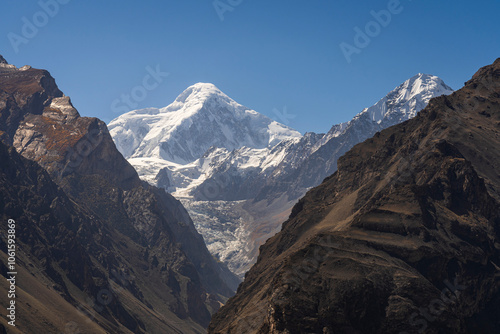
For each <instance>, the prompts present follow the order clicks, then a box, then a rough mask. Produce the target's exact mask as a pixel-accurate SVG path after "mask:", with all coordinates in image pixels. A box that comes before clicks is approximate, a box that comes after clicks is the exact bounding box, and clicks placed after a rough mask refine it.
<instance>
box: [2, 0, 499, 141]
mask: <svg viewBox="0 0 500 334" xmlns="http://www.w3.org/2000/svg"><path fill="white" fill-rule="evenodd" d="M54 1H58V2H57V3H58V7H59V8H55V7H54V5H53V3H54ZM41 3H44V4H52V5H50V6H48V7H47V6H41V5H40V2H39V1H22V2H21V1H13V0H5V1H3V2H2V11H1V13H0V54H2V55H3V56H4V57H5V58H6V59H7V60H8V61H9V62H10V63H12V64H15V65H17V66H22V65H25V64H30V65H32V66H34V67H38V68H45V69H48V70H49V71H50V72H51V73H52V75H53V76H54V77H55V78H56V80H57V83H58V85H59V87H60V89H61V90H62V91H63V92H64V93H65V94H66V95H69V96H71V98H72V101H73V104H74V105H75V107H76V108H77V109H78V110H79V111H80V114H82V115H83V116H96V117H99V118H101V119H103V120H104V121H106V122H109V121H110V120H111V119H113V118H115V117H117V116H118V115H119V112H121V111H123V110H125V109H124V108H123V107H124V106H125V104H123V103H121V104H116V103H115V105H114V107H112V105H113V103H114V102H116V101H117V99H118V100H120V99H121V96H122V95H123V94H129V95H130V94H131V93H132V92H133V91H134V90H135V91H134V92H135V96H136V97H137V98H136V99H135V100H133V101H132V102H133V103H134V105H135V104H136V105H137V108H143V107H162V106H166V105H168V104H170V103H171V102H172V101H173V100H174V99H175V97H176V96H177V95H178V94H179V93H181V92H182V91H183V90H184V89H185V88H187V87H188V86H189V85H191V84H194V83H196V82H212V83H214V84H215V85H216V86H218V87H219V88H220V89H221V90H222V91H224V92H225V93H226V94H228V95H229V96H230V97H232V98H233V99H235V100H236V101H237V102H239V103H241V104H244V105H246V106H247V107H249V108H252V109H255V110H256V111H258V112H260V113H263V114H265V115H267V116H269V117H271V118H273V119H276V120H278V121H282V122H285V123H287V124H288V125H289V126H291V127H293V128H295V129H297V130H299V131H300V132H302V133H304V132H307V131H315V132H326V131H328V130H329V128H330V127H331V126H332V125H333V124H335V123H339V122H343V121H347V120H349V119H351V118H352V117H353V116H354V115H355V114H356V113H358V112H360V111H361V110H362V109H363V108H364V107H369V106H371V105H372V104H374V103H375V102H377V101H378V100H379V99H380V98H382V97H383V96H385V94H386V93H387V92H389V91H390V90H392V89H393V88H394V87H396V86H397V85H399V84H400V83H401V82H403V81H405V80H406V79H408V78H409V77H411V76H413V75H415V74H417V73H420V72H422V73H429V74H434V75H438V76H439V77H441V78H442V79H443V80H444V81H445V82H446V83H447V84H448V85H450V86H451V87H452V88H454V89H458V88H460V87H461V86H462V85H463V83H464V81H466V80H468V79H469V78H470V77H471V76H472V75H473V74H474V73H475V71H476V70H477V69H478V68H479V67H481V66H484V65H487V64H490V63H492V62H493V61H494V60H495V59H496V58H497V57H500V20H498V13H500V3H499V2H498V1H493V0H491V1H475V2H471V1H448V0H444V1H435V0H434V1H430V0H429V1H426V0H413V1H410V0H401V1H400V3H399V5H398V4H397V0H390V1H387V0H382V1H379V0H376V1H374V0H371V1H352V0H350V1H349V0H331V1H326V0H308V1H294V0H288V1H264V0H252V1H251V0H243V1H240V0H220V1H218V2H216V3H217V4H218V6H219V8H220V9H219V13H218V12H217V10H216V9H215V7H214V1H213V0H182V1H181V0H179V1H160V0H145V1H128V0H121V1H114V0H110V1H95V0H87V1H78V0H42V1H41ZM43 7H45V8H46V9H43ZM47 8H48V9H47ZM388 8H389V10H392V13H391V11H388ZM381 10H386V11H388V12H389V13H390V15H391V17H390V22H388V21H389V19H388V17H387V16H384V17H383V18H384V20H385V21H383V22H382V23H383V25H381V24H380V23H378V26H377V24H373V22H375V18H374V17H373V15H372V14H371V12H372V11H374V12H376V13H380V11H381ZM222 11H223V12H222ZM46 13H48V14H46ZM384 13H387V12H384ZM49 14H50V15H49ZM219 14H220V15H219ZM221 17H222V18H223V20H221ZM367 24H368V27H369V28H370V29H372V30H370V31H369V35H371V36H372V37H370V36H368V37H369V38H370V41H369V42H367V41H366V40H365V41H361V40H358V44H357V46H358V47H357V53H352V54H351V55H350V58H351V59H350V60H351V61H350V63H349V62H348V61H347V60H346V57H345V56H344V53H343V52H342V50H341V48H340V45H341V43H346V44H349V45H351V46H353V47H356V43H355V40H354V38H355V34H356V32H355V30H354V29H355V28H356V27H357V28H359V30H361V31H362V32H363V33H366V27H367ZM29 25H33V26H32V27H31V28H33V27H34V28H35V29H36V30H33V29H31V30H30V29H29V27H26V26H29ZM377 27H378V28H377ZM361 42H363V43H361ZM344 45H345V44H344ZM157 70H159V71H160V72H161V73H166V72H168V73H169V75H168V76H165V75H164V74H161V75H159V76H158V80H157V82H156V81H154V80H153V79H152V78H149V79H148V80H147V81H146V86H147V87H148V90H145V89H144V87H145V86H144V78H145V77H146V76H147V75H148V73H149V72H150V71H153V72H154V71H157ZM141 87H142V88H141ZM141 89H142V90H141ZM144 93H146V94H144ZM118 105H119V106H120V107H119V108H117V106H118ZM275 109H276V110H277V111H278V112H277V113H276V112H275V111H273V110H275ZM285 110H286V112H285ZM286 115H291V116H290V117H287V116H286ZM292 116H293V117H292ZM283 117H285V118H283Z"/></svg>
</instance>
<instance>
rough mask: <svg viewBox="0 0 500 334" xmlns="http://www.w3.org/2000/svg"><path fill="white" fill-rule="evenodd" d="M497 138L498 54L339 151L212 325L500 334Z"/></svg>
mask: <svg viewBox="0 0 500 334" xmlns="http://www.w3.org/2000/svg"><path fill="white" fill-rule="evenodd" d="M499 148H500V59H498V60H497V61H496V62H495V63H494V64H493V65H491V66H487V67H484V68H482V69H480V70H479V71H478V72H477V73H476V74H475V75H474V77H473V78H472V79H471V80H470V81H468V82H467V83H466V84H465V87H464V88H462V89H461V90H459V91H457V92H455V93H453V94H452V95H450V96H441V97H438V98H435V99H433V100H431V101H430V103H429V105H428V106H427V107H426V108H425V109H424V110H423V111H421V112H420V113H419V114H418V115H417V116H416V117H415V118H413V119H411V120H409V121H407V122H404V123H402V124H399V125H396V126H393V127H390V128H388V129H386V130H383V131H381V132H379V133H377V134H375V136H374V137H373V138H370V139H368V140H366V141H364V142H363V143H361V144H358V145H356V146H355V147H354V148H353V149H351V150H350V151H349V152H347V153H346V154H345V155H344V156H343V157H342V158H340V159H339V161H338V170H337V171H336V172H335V173H334V174H333V175H332V176H331V177H328V178H327V179H325V180H324V182H323V183H322V184H321V185H320V186H318V187H316V188H314V189H312V190H310V191H309V192H308V193H307V194H306V196H305V197H303V198H302V199H301V200H300V201H299V202H298V204H297V205H295V207H294V208H293V210H292V213H291V215H290V217H289V219H288V220H287V221H286V222H285V223H284V224H283V228H282V230H281V232H280V233H278V234H277V235H276V236H274V237H273V238H271V239H269V240H268V241H267V242H266V243H265V245H264V246H262V247H261V249H260V255H259V258H258V261H257V263H256V265H254V266H253V267H252V269H251V270H250V271H249V272H248V273H247V275H246V276H245V281H244V282H243V283H242V285H240V287H239V288H238V292H237V294H236V296H234V297H233V298H231V299H230V300H229V301H228V303H227V304H226V305H225V306H224V307H223V308H221V310H220V311H219V312H218V313H217V314H216V315H215V316H214V317H213V318H212V322H211V324H210V326H209V333H422V332H426V333H493V332H495V331H496V330H498V328H500V311H499V310H500V292H499V288H500V243H499V241H500V239H499V238H500V173H499V172H498V171H499V170H500V149H499Z"/></svg>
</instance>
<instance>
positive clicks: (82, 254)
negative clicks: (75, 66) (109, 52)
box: [0, 62, 239, 333]
mask: <svg viewBox="0 0 500 334" xmlns="http://www.w3.org/2000/svg"><path fill="white" fill-rule="evenodd" d="M0 65H1V66H0V139H1V141H2V145H1V146H0V154H1V164H0V167H1V169H0V194H1V196H0V203H1V204H2V205H1V206H0V217H1V219H2V221H3V222H5V221H7V220H8V219H14V220H16V222H17V226H19V229H18V230H17V232H16V233H17V242H18V247H19V249H20V252H19V253H18V261H19V263H18V266H19V277H18V291H19V296H18V299H17V301H18V305H19V308H20V311H19V312H18V322H17V324H18V325H17V326H16V328H17V329H18V330H19V331H20V332H24V333H28V332H37V331H39V332H44V333H60V332H68V330H70V329H71V330H73V332H78V331H80V332H86V333H99V332H103V333H104V332H120V333H122V332H123V333H129V332H133V333H166V332H168V333H203V332H204V331H205V330H204V328H205V327H206V326H207V325H208V322H209V320H210V316H211V313H213V312H214V311H215V310H217V309H218V308H219V307H220V305H221V303H222V302H224V301H225V300H226V299H227V298H228V297H229V296H231V295H232V294H233V291H234V289H235V288H236V286H237V284H238V283H239V280H238V279H237V278H236V277H235V276H234V275H233V274H232V273H231V272H230V271H229V270H228V269H227V267H225V266H224V265H222V264H221V263H218V262H217V261H215V260H214V259H213V257H212V256H211V255H210V253H209V251H208V249H207V248H206V246H205V244H204V241H203V238H202V237H201V235H200V234H198V232H197V231H196V229H195V227H194V224H193V222H192V220H191V219H190V217H189V215H188V213H187V211H186V210H185V209H184V207H183V206H182V204H181V203H180V202H179V201H177V200H175V199H174V198H173V197H172V196H170V195H169V194H167V193H165V191H164V190H163V189H158V188H155V187H153V186H151V185H149V184H147V183H145V182H144V181H141V180H140V179H139V176H138V175H137V173H136V171H135V170H134V168H133V167H132V166H131V165H130V164H129V163H128V162H127V161H126V160H125V159H124V158H123V156H122V155H121V154H120V153H119V152H118V150H117V149H116V147H115V145H114V143H113V141H112V139H111V136H110V135H109V132H108V130H107V127H106V125H105V124H104V123H103V122H101V121H100V120H98V119H95V118H86V117H80V115H79V114H78V112H77V111H76V109H75V108H74V107H73V106H72V105H71V101H70V99H69V97H67V96H64V94H63V93H62V92H61V91H60V90H59V89H58V87H57V85H56V83H55V81H54V79H53V78H52V77H51V76H50V74H49V73H48V72H47V71H44V70H38V69H32V68H30V67H23V68H21V69H17V68H16V67H15V66H13V65H8V64H7V63H6V62H3V64H0ZM1 228H2V241H1V243H2V245H5V244H6V238H5V235H6V233H4V232H5V231H6V224H2V225H1ZM1 250H2V251H1V253H0V257H1V259H2V268H1V269H2V272H1V274H2V275H3V276H6V275H7V274H6V273H7V271H6V267H5V263H6V261H5V260H6V255H5V252H4V250H5V248H4V247H1ZM3 281H4V282H3V283H2V285H1V288H0V290H1V291H0V293H2V295H6V294H7V292H6V289H7V284H6V283H5V282H6V280H5V279H4V280H3ZM3 310H4V311H3V312H5V308H3ZM3 312H2V315H3ZM5 319H6V318H5V316H2V323H3V322H4V321H5Z"/></svg>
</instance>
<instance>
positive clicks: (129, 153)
mask: <svg viewBox="0 0 500 334" xmlns="http://www.w3.org/2000/svg"><path fill="white" fill-rule="evenodd" d="M109 129H110V133H111V135H112V137H113V138H114V139H115V142H117V147H118V149H119V150H120V152H121V153H122V154H123V155H124V156H125V157H126V158H127V159H128V158H133V157H140V156H144V157H147V156H151V155H153V154H154V155H155V156H157V157H162V158H165V159H166V160H170V161H173V162H179V163H189V162H191V161H194V160H196V159H198V158H199V157H201V155H203V153H205V151H206V149H208V148H209V147H210V146H213V145H216V146H219V147H224V148H227V149H229V150H233V149H238V148H240V147H243V146H248V147H253V148H264V147H269V146H273V145H275V144H277V143H278V142H279V141H281V140H284V139H289V138H294V137H301V136H302V135H301V134H300V133H299V132H298V131H296V130H294V129H292V128H290V127H288V126H285V125H283V124H280V123H278V122H275V121H273V120H272V119H270V118H269V117H267V116H265V115H262V114H259V113H258V112H256V111H254V110H251V109H249V108H247V107H244V106H243V105H240V104H238V103H237V102H236V101H234V100H232V99H231V98H229V97H228V96H227V95H226V94H224V93H223V92H221V91H220V90H219V89H218V88H217V87H216V86H215V85H213V84H208V83H197V84H195V85H192V86H190V87H188V88H187V89H186V90H184V91H183V92H182V93H181V94H180V95H179V96H178V97H177V98H176V100H175V101H174V102H173V103H172V104H170V105H169V106H167V107H164V108H160V109H156V108H146V109H139V110H133V111H131V112H128V113H126V114H124V115H121V116H119V117H117V118H116V119H114V120H112V121H111V122H110V123H109ZM189 138H192V139H193V141H192V142H191V143H190V140H189ZM196 146H200V147H199V148H198V147H196ZM158 147H159V149H156V148H158Z"/></svg>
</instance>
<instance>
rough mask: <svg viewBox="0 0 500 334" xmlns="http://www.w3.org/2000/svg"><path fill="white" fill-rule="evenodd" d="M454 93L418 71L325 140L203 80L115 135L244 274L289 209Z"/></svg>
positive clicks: (145, 175) (120, 126) (129, 120)
mask: <svg viewBox="0 0 500 334" xmlns="http://www.w3.org/2000/svg"><path fill="white" fill-rule="evenodd" d="M452 92H453V90H452V89H451V88H450V87H448V86H447V85H446V84H445V83H444V82H443V81H442V80H441V79H440V78H438V77H436V76H433V75H427V74H418V75H416V76H414V77H412V78H410V79H409V80H407V81H405V82H404V83H402V84H401V85H399V86H398V87H396V88H395V89H394V90H393V91H391V92H390V93H389V94H388V95H387V96H385V97H384V98H382V99H381V100H380V101H378V102H377V103H376V104H375V105H373V106H372V107H370V108H366V109H364V110H363V111H362V112H360V113H359V114H357V115H356V116H355V117H354V118H353V119H352V120H351V121H349V122H346V123H342V124H337V125H334V126H333V127H332V128H331V130H330V131H329V132H328V133H326V134H317V133H312V132H310V133H306V134H305V135H301V134H300V133H299V132H297V131H295V130H293V129H291V128H289V127H287V126H285V125H283V124H279V123H278V122H276V121H273V120H271V119H269V118H268V117H266V116H264V115H261V114H259V113H257V112H256V111H253V110H250V109H249V108H246V107H244V106H242V105H240V104H238V103H237V102H235V101H234V100H232V99H231V98H229V97H228V96H227V95H226V94H224V93H223V92H221V91H220V90H219V89H218V88H216V87H215V86H214V85H212V84H207V83H198V84H195V85H193V86H191V87H189V88H187V89H186V90H185V91H184V92H182V93H181V94H180V95H179V97H177V99H176V100H175V101H174V102H173V103H172V104H170V105H169V106H167V107H165V108H161V109H156V108H147V109H141V110H135V111H131V112H129V113H126V114H123V115H121V116H119V117H118V118H116V119H114V120H113V121H111V122H110V123H109V125H108V127H109V129H110V134H111V136H112V137H113V140H114V141H115V143H116V146H117V148H118V149H119V150H120V152H121V153H122V154H123V155H124V156H125V158H127V159H128V161H129V162H130V163H131V164H132V165H133V166H134V167H135V169H136V170H137V171H138V173H139V175H140V177H141V178H142V179H143V180H145V181H147V182H149V183H150V184H153V185H155V186H158V187H161V188H164V189H165V190H166V191H168V192H169V193H171V194H172V195H174V196H175V197H176V198H178V199H180V200H181V201H182V203H183V204H184V206H185V207H186V208H187V210H188V211H189V213H190V215H191V217H193V220H194V222H195V225H196V227H197V229H198V231H200V233H202V235H203V236H204V238H205V241H206V243H207V246H208V249H209V250H210V251H211V253H212V254H213V255H214V256H216V257H217V258H218V259H219V260H221V261H223V262H225V263H226V264H227V265H228V267H229V268H230V269H231V270H232V271H233V272H234V273H236V274H237V275H238V276H240V277H241V278H242V277H243V275H244V274H245V272H246V271H247V270H248V269H249V268H250V266H251V265H252V264H253V263H254V262H255V261H256V258H257V255H258V248H259V246H260V245H262V244H263V243H264V242H265V241H266V240H267V239H268V238H270V237H271V236H273V235H274V234H276V233H277V232H278V231H279V230H280V228H281V223H282V222H283V221H284V220H285V219H286V217H287V216H288V215H289V213H290V210H291V208H292V206H293V205H294V204H295V203H296V202H297V200H298V199H299V198H301V197H302V196H303V195H304V194H305V193H306V191H307V190H308V189H310V188H311V187H314V186H317V185H318V184H320V183H321V181H322V180H323V179H324V178H325V177H327V176H329V175H331V174H332V173H333V172H335V170H336V166H337V159H338V158H339V157H340V156H342V155H343V154H344V153H345V152H347V151H348V150H349V149H350V148H352V147H353V146H354V145H355V144H357V143H359V142H362V141H363V140H365V139H367V138H370V137H371V136H373V135H374V134H375V133H377V132H378V131H380V130H382V129H385V128H387V127H390V126H392V125H395V124H398V123H401V122H403V121H406V120H408V119H410V118H412V117H414V116H415V115H416V114H417V112H418V111H420V110H421V109H423V108H424V107H425V106H426V105H427V103H428V102H429V100H430V99H431V98H433V97H436V96H440V95H447V94H451V93H452Z"/></svg>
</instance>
